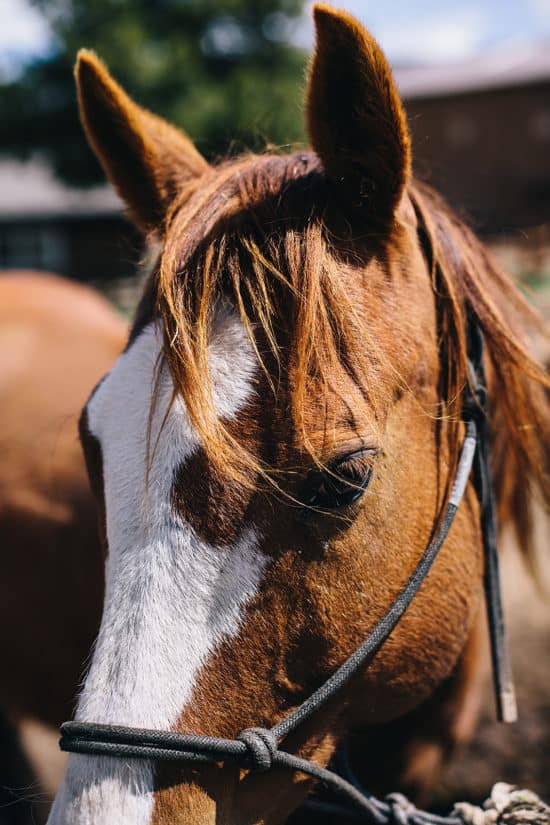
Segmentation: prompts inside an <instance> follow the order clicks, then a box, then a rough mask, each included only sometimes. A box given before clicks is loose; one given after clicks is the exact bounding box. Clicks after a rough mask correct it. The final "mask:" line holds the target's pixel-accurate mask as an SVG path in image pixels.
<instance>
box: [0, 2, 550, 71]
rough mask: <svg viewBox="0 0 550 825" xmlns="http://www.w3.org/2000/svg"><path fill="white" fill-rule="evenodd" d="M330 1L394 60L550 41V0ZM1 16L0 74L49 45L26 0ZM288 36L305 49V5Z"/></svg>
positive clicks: (4, 5)
mask: <svg viewBox="0 0 550 825" xmlns="http://www.w3.org/2000/svg"><path fill="white" fill-rule="evenodd" d="M90 2H93V0H90ZM309 5H311V3H310V4H308V6H309ZM335 5H339V6H342V7H344V8H346V9H347V10H348V11H350V12H352V13H353V14H355V15H356V16H357V17H358V18H359V19H360V20H361V21H362V22H363V23H365V24H366V25H367V26H368V28H369V29H370V30H371V32H372V33H373V34H374V35H375V37H376V38H377V39H378V40H379V42H380V44H381V45H382V47H383V48H384V50H385V52H386V54H387V55H388V57H389V59H390V61H391V62H392V63H394V64H398V63H404V62H424V63H426V62H441V61H449V60H463V59H467V58H468V57H471V56H472V55H475V54H477V53H479V52H481V51H484V50H487V49H492V48H498V47H515V46H524V45H526V44H528V43H530V42H533V41H536V40H541V39H547V40H548V41H549V43H550V0H341V3H340V2H335ZM0 20H1V25H0V74H1V75H2V76H3V77H9V76H10V75H15V74H16V73H17V70H18V68H19V67H20V66H21V65H22V64H23V63H24V62H25V61H26V60H28V59H31V58H33V57H36V56H43V55H46V54H47V53H48V52H49V51H50V50H51V49H52V46H53V41H52V36H51V33H50V32H49V30H48V26H47V24H46V23H45V21H44V19H43V18H42V17H41V15H40V14H39V12H37V11H36V10H35V9H34V8H33V7H32V6H31V4H30V2H29V0H0ZM292 40H293V41H294V42H295V43H297V44H299V45H301V46H304V47H305V48H310V46H311V44H312V41H313V27H312V23H311V14H310V13H309V8H308V10H307V11H306V13H305V15H304V17H303V19H302V20H301V21H300V23H299V24H298V26H297V27H296V29H295V31H294V33H293V35H292Z"/></svg>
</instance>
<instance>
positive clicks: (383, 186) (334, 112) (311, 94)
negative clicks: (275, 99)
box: [307, 4, 411, 221]
mask: <svg viewBox="0 0 550 825" xmlns="http://www.w3.org/2000/svg"><path fill="white" fill-rule="evenodd" d="M313 15H314V19H315V27H316V47H315V54H314V56H313V60H312V63H311V68H310V74H309V89H308V95H307V124H308V131H309V137H310V141H311V145H312V146H313V148H314V149H315V151H316V152H317V154H318V155H319V157H320V158H321V160H322V162H323V166H324V168H325V171H326V173H327V175H328V176H329V178H331V179H332V180H333V181H334V182H335V183H336V184H337V186H338V187H339V188H340V190H341V191H342V192H343V193H344V194H345V197H346V198H347V199H348V201H351V204H352V205H353V206H354V207H361V210H362V211H364V212H365V215H366V216H368V218H369V220H376V219H381V220H383V221H387V220H389V219H391V218H392V217H393V215H394V213H395V210H396V207H397V205H398V202H399V200H400V198H401V195H402V193H403V190H404V188H405V186H406V184H407V181H408V178H409V175H410V165H411V160H410V155H411V150H410V138H409V133H408V129H407V122H406V117H405V112H404V110H403V106H402V103H401V100H400V98H399V95H398V93H397V89H396V87H395V82H394V79H393V76H392V73H391V69H390V67H389V65H388V62H387V60H386V58H385V57H384V55H383V53H382V50H381V49H380V47H379V45H378V43H377V42H376V40H374V38H373V37H371V35H370V34H369V33H368V32H367V31H366V30H365V29H364V28H363V26H362V25H361V24H360V23H359V22H358V21H357V20H355V18H354V17H352V16H351V15H349V14H347V13H346V12H341V11H337V10H336V9H334V8H332V7H330V6H326V5H324V4H318V5H316V6H315V7H314V11H313Z"/></svg>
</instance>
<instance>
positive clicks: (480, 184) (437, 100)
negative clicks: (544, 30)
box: [0, 44, 550, 304]
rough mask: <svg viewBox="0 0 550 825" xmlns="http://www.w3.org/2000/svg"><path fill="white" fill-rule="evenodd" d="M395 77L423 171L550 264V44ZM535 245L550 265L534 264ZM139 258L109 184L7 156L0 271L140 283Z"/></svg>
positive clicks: (487, 229)
mask: <svg viewBox="0 0 550 825" xmlns="http://www.w3.org/2000/svg"><path fill="white" fill-rule="evenodd" d="M396 76H397V81H398V85H399V88H400V90H401V93H402V95H403V97H404V99H405V102H406V107H407V111H408V115H409V121H410V126H411V131H412V133H413V148H414V166H415V171H416V174H417V175H418V176H419V177H420V178H422V179H423V180H426V181H428V182H429V183H431V184H432V185H433V186H435V187H436V188H437V189H439V190H440V191H441V192H442V193H443V194H444V195H445V197H446V198H447V200H448V201H449V202H450V204H451V205H452V206H453V207H454V208H456V209H457V210H458V211H459V213H460V214H461V215H463V216H464V217H466V219H467V220H468V221H469V222H471V223H472V224H473V226H474V228H475V229H476V230H477V231H478V232H480V233H481V234H485V235H490V236H493V238H494V237H495V236H503V235H505V234H506V233H510V232H513V231H514V230H518V229H522V230H523V229H528V230H529V232H528V233H526V234H525V233H524V236H523V237H522V236H519V241H517V240H515V239H514V241H513V243H514V245H515V247H517V246H518V243H519V245H523V246H525V247H526V250H527V251H526V252H525V254H526V255H527V256H528V258H529V261H528V262H527V263H525V255H524V257H523V258H522V259H521V261H522V263H521V265H519V268H520V269H521V270H522V271H523V272H525V271H530V270H537V271H539V272H540V271H546V269H547V264H548V261H549V260H550V44H542V45H539V46H534V47H530V48H528V49H525V50H522V51H517V50H516V51H513V52H498V53H492V54H489V55H485V56H480V57H478V58H476V59H475V60H470V61H469V62H468V63H461V64H446V65H443V66H425V67H408V68H407V67H402V68H398V69H397V70H396ZM545 224H546V228H544V225H545ZM535 227H539V228H538V229H537V230H536V231H533V230H534V228H535ZM508 242H509V239H507V240H506V243H508ZM535 247H536V249H537V250H538V251H537V254H538V255H539V258H540V260H542V259H543V258H544V262H543V264H541V263H540V261H539V260H537V261H535V262H534V263H533V254H532V253H533V249H534V248H535ZM540 250H542V252H541V251H540ZM141 254H142V241H141V239H140V236H139V234H138V233H137V232H136V230H135V229H134V227H133V226H132V224H131V223H130V222H129V221H128V220H127V219H126V218H125V217H124V214H123V209H122V204H121V202H120V200H119V199H118V197H117V196H116V195H115V193H114V192H113V190H112V189H111V188H110V187H108V186H106V185H105V186H101V187H97V188H95V189H91V190H78V189H72V188H69V187H67V186H65V185H64V184H62V183H61V182H59V181H58V180H56V179H55V178H54V176H53V174H52V173H51V171H50V170H49V168H48V166H47V165H46V164H45V163H44V162H43V161H41V160H40V159H33V160H31V161H29V162H26V163H22V162H19V161H15V160H10V159H3V160H2V159H0V269H1V268H12V267H22V268H32V269H49V270H53V271H55V272H59V273H62V274H66V275H69V276H70V277H72V278H76V279H78V280H83V281H88V282H92V283H95V284H97V285H99V286H101V285H102V284H104V285H105V286H107V285H109V286H111V285H113V284H114V283H115V282H118V283H119V284H120V283H122V282H128V281H129V280H130V279H129V276H131V275H132V274H133V273H134V272H135V270H136V263H137V262H138V261H139V259H140V256H141ZM522 254H523V252H522ZM541 255H542V256H543V258H541V257H540V256H541ZM117 300H118V299H117ZM125 302H126V299H125V298H123V299H121V301H120V303H122V304H124V303H125Z"/></svg>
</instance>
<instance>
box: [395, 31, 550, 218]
mask: <svg viewBox="0 0 550 825" xmlns="http://www.w3.org/2000/svg"><path fill="white" fill-rule="evenodd" d="M396 75H397V80H398V85H399V88H400V90H401V94H402V95H403V97H404V99H405V102H406V108H407V112H408V115H409V121H410V126H411V131H412V133H413V150H414V166H415V171H416V174H417V175H418V176H419V177H420V178H422V179H423V180H426V181H428V182H429V183H431V184H432V185H433V186H435V187H436V188H437V189H439V190H440V191H441V192H442V193H443V194H444V195H445V197H446V198H447V200H448V201H449V202H450V204H451V205H452V206H453V207H455V208H457V209H458V210H459V211H460V212H461V213H462V214H463V215H465V216H466V217H467V218H469V219H470V220H471V221H472V222H473V224H474V226H475V228H476V229H477V231H478V232H481V233H483V234H496V233H500V232H502V231H509V230H513V229H518V228H530V227H534V226H537V225H539V224H542V223H546V222H549V221H550V43H542V44H539V45H536V46H531V47H529V48H525V49H521V50H518V49H516V50H513V51H502V52H501V51H499V52H495V53H490V54H488V55H484V56H480V57H478V58H476V59H472V60H470V61H468V62H467V63H460V64H447V65H445V66H438V67H435V66H430V67H412V68H402V69H400V70H397V71H396Z"/></svg>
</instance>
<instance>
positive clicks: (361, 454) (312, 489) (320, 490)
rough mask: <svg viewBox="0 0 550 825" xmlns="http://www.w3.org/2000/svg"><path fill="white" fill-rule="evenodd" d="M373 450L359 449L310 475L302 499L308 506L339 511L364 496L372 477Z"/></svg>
mask: <svg viewBox="0 0 550 825" xmlns="http://www.w3.org/2000/svg"><path fill="white" fill-rule="evenodd" d="M373 456H374V451H373V450H358V451H357V452H355V453H349V454H348V455H346V456H343V457H342V458H339V459H337V460H336V461H334V462H332V463H331V465H330V466H328V467H327V468H326V469H325V470H314V471H313V472H311V473H310V474H309V476H308V477H307V479H306V481H305V484H304V489H303V492H302V495H301V500H302V502H303V504H304V505H306V506H307V507H315V508H318V509H320V510H338V509H340V508H341V507H347V506H348V505H350V504H353V502H354V501H357V499H358V498H360V497H361V496H362V495H363V493H364V492H365V490H366V489H367V487H368V486H369V483H370V480H371V478H372V460H373Z"/></svg>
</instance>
